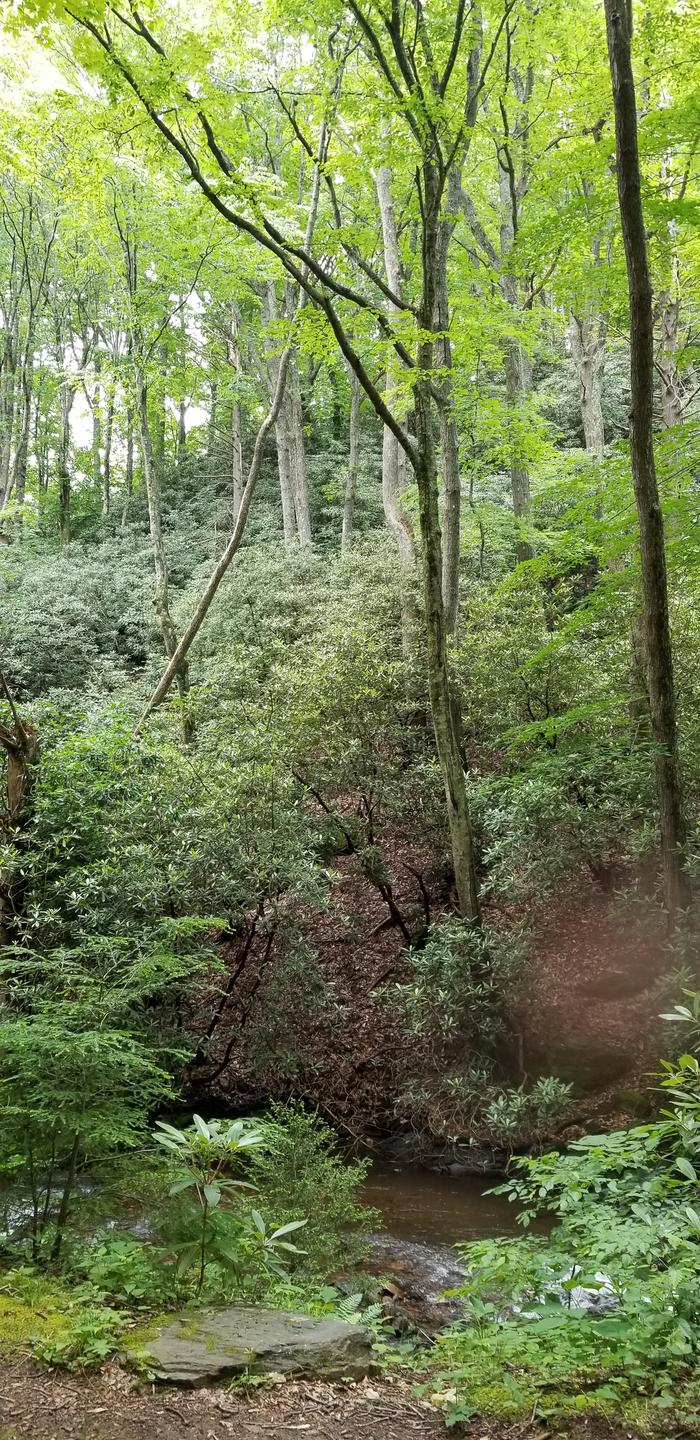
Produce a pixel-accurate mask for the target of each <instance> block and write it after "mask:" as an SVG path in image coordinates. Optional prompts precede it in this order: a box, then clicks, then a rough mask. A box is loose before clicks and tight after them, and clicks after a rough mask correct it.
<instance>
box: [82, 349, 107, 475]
mask: <svg viewBox="0 0 700 1440" xmlns="http://www.w3.org/2000/svg"><path fill="white" fill-rule="evenodd" d="M94 366H95V388H94V390H93V392H92V395H90V394H89V393H88V401H89V404H90V409H91V411H92V475H93V482H94V485H95V490H96V491H97V494H98V495H99V496H100V500H101V501H103V483H102V384H101V379H100V377H101V374H102V355H101V352H100V351H99V350H98V348H97V341H96V340H95V351H94ZM86 393H87V392H86Z"/></svg>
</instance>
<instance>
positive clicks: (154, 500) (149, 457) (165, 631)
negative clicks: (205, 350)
mask: <svg viewBox="0 0 700 1440" xmlns="http://www.w3.org/2000/svg"><path fill="white" fill-rule="evenodd" d="M136 412H137V415H138V422H139V439H140V442H141V464H142V466H143V479H144V484H145V486H146V499H147V501H148V524H149V529H150V534H151V548H152V551H153V565H154V569H155V577H156V584H155V593H154V596H153V608H154V610H155V612H156V617H157V620H158V624H159V626H160V632H161V635H162V637H163V646H164V649H165V653H166V655H167V656H168V658H169V659H171V658H172V656H173V655H174V654H175V651H176V649H177V632H176V630H175V626H174V624H173V620H172V616H171V614H170V606H169V597H168V562H167V557H166V554H165V544H164V541H163V520H162V515H161V506H160V485H159V483H158V473H157V470H156V463H155V456H154V454H153V442H152V440H151V431H150V426H149V423H148V394H147V389H146V380H145V376H144V374H143V371H142V370H141V369H140V368H138V367H137V370H136ZM177 686H178V690H179V691H180V699H181V701H182V705H183V709H182V729H183V734H184V737H185V740H191V739H192V735H193V733H194V732H193V727H192V724H191V722H190V720H189V719H188V716H187V713H186V709H185V706H186V702H187V696H188V693H189V688H190V677H189V670H188V667H187V663H186V661H183V662H182V665H181V666H180V667H179V669H178V671H177Z"/></svg>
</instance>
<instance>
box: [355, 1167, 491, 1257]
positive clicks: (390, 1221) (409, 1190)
mask: <svg viewBox="0 0 700 1440" xmlns="http://www.w3.org/2000/svg"><path fill="white" fill-rule="evenodd" d="M497 1184H498V1180H494V1179H492V1178H491V1179H483V1178H482V1177H481V1176H480V1175H460V1176H452V1175H448V1174H435V1173H434V1172H433V1171H431V1170H421V1169H418V1168H414V1167H411V1168H409V1169H400V1168H396V1167H394V1166H393V1165H389V1164H385V1163H383V1162H379V1161H375V1162H374V1163H373V1165H372V1169H371V1171H370V1174H369V1176H368V1178H367V1181H366V1183H365V1185H364V1198H365V1200H366V1201H367V1204H368V1205H374V1206H375V1207H376V1209H377V1210H379V1211H380V1212H381V1214H382V1216H383V1219H384V1225H385V1227H386V1229H387V1230H388V1232H389V1234H390V1235H392V1236H396V1237H398V1238H400V1239H403V1240H416V1241H422V1242H423V1243H427V1244H432V1245H448V1246H449V1245H454V1244H455V1243H456V1242H457V1241H459V1240H479V1239H483V1238H484V1237H486V1236H488V1235H513V1234H514V1233H516V1232H517V1231H518V1229H519V1226H518V1224H517V1213H518V1212H517V1207H516V1206H515V1205H511V1203H510V1201H509V1200H507V1199H506V1197H505V1196H504V1195H489V1194H487V1191H488V1190H489V1189H492V1188H493V1186H494V1185H497Z"/></svg>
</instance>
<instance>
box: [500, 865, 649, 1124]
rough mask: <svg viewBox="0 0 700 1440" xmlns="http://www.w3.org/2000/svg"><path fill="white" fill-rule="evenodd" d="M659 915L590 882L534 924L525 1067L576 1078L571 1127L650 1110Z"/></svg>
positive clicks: (524, 1018)
mask: <svg viewBox="0 0 700 1440" xmlns="http://www.w3.org/2000/svg"><path fill="white" fill-rule="evenodd" d="M664 942H665V935H664V931H663V928H662V925H661V923H660V921H659V920H655V919H654V918H653V916H650V914H649V912H647V911H646V910H644V911H642V912H641V914H640V915H638V916H635V913H634V911H633V910H632V909H631V907H630V906H629V904H625V902H624V901H623V899H621V898H620V896H619V895H616V894H615V893H612V892H610V893H605V892H604V891H602V890H601V889H600V888H599V887H597V886H594V885H592V884H589V885H587V886H585V887H583V886H582V887H581V888H580V889H579V890H578V891H577V892H576V893H573V894H568V895H566V896H565V897H563V898H562V900H561V902H560V903H559V905H558V906H557V907H556V909H555V910H554V911H553V912H552V913H550V914H549V915H548V917H547V919H546V920H545V921H544V922H543V923H542V924H541V925H540V927H539V931H538V938H537V942H536V944H535V947H534V960H535V963H534V965H533V968H532V974H531V977H530V978H529V981H528V987H527V992H526V996H525V999H524V1003H523V1005H522V1008H521V1015H520V1023H521V1025H522V1032H523V1039H524V1053H525V1064H526V1067H527V1069H528V1071H529V1072H530V1073H533V1074H538V1073H548V1072H549V1073H554V1074H557V1075H560V1076H561V1077H562V1078H563V1079H565V1080H571V1081H573V1082H574V1085H575V1089H576V1093H577V1096H578V1100H577V1114H576V1125H575V1127H574V1128H575V1129H576V1130H581V1129H585V1128H590V1126H591V1125H592V1124H593V1123H595V1124H596V1125H600V1126H603V1127H604V1128H606V1129H610V1128H613V1127H615V1126H617V1125H624V1124H625V1123H629V1122H630V1121H634V1120H639V1117H640V1115H642V1114H644V1113H646V1112H647V1111H648V1110H651V1108H653V1072H654V1071H655V1070H658V1068H659V1064H658V1062H659V1055H660V1048H659V1047H660V1042H661V1029H662V1025H661V1022H660V1019H659V1012H660V1011H661V1010H662V1009H664V995H663V990H662V981H663V977H664V976H665V974H666V972H667V970H668V968H669V962H668V959H667V957H666V954H665V949H664Z"/></svg>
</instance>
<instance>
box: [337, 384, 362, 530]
mask: <svg viewBox="0 0 700 1440" xmlns="http://www.w3.org/2000/svg"><path fill="white" fill-rule="evenodd" d="M348 378H349V380H350V436H349V453H348V473H347V475H346V477H345V498H344V501H343V530H342V534H341V537H340V553H341V555H347V553H348V551H349V549H350V546H351V545H352V532H353V524H354V519H355V491H356V489H357V472H358V468H359V459H360V401H361V399H362V391H361V389H360V382H359V380H358V378H357V376H356V374H355V372H354V370H350V372H349V377H348Z"/></svg>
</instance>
